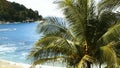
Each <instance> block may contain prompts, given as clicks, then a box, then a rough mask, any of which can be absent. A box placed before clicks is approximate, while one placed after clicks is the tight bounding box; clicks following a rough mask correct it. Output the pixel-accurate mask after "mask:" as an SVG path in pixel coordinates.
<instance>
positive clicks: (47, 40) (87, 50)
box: [29, 0, 120, 68]
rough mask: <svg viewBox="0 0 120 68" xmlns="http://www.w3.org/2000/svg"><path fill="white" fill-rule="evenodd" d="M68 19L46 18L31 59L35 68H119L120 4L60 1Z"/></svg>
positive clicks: (109, 0)
mask: <svg viewBox="0 0 120 68" xmlns="http://www.w3.org/2000/svg"><path fill="white" fill-rule="evenodd" d="M55 3H58V4H59V7H60V8H61V9H62V10H63V12H64V15H65V19H61V18H57V17H47V18H45V19H44V20H43V22H41V23H40V24H39V25H38V32H40V33H42V34H43V36H42V38H40V39H39V40H38V41H37V42H36V43H35V45H34V47H33V49H32V51H31V53H30V55H29V57H32V58H34V62H33V65H36V64H40V63H45V62H49V61H50V62H52V61H53V62H54V61H60V60H61V61H63V62H64V63H66V64H67V66H68V68H70V67H75V68H91V65H92V64H99V65H100V67H101V64H106V65H107V67H109V68H119V67H120V64H119V63H120V61H119V60H120V52H119V50H120V46H119V44H120V42H119V40H120V13H119V12H115V10H116V9H117V8H119V6H120V0H101V1H99V2H98V4H96V1H94V0H59V1H56V2H55Z"/></svg>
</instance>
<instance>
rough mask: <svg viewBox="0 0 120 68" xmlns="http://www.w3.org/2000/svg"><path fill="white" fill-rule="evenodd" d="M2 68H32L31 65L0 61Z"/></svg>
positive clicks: (42, 66) (41, 67)
mask: <svg viewBox="0 0 120 68" xmlns="http://www.w3.org/2000/svg"><path fill="white" fill-rule="evenodd" d="M0 68H31V65H30V64H25V63H17V62H12V61H8V60H3V59H0ZM34 68H66V67H56V66H47V65H36V66H35V67H34Z"/></svg>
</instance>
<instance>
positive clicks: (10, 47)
mask: <svg viewBox="0 0 120 68" xmlns="http://www.w3.org/2000/svg"><path fill="white" fill-rule="evenodd" d="M16 49H17V48H16V47H15V44H3V45H0V54H1V53H2V54H3V53H10V52H15V50H16Z"/></svg>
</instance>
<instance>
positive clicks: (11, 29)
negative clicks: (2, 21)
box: [0, 28, 16, 32]
mask: <svg viewBox="0 0 120 68" xmlns="http://www.w3.org/2000/svg"><path fill="white" fill-rule="evenodd" d="M15 30H16V28H3V29H0V32H5V31H15Z"/></svg>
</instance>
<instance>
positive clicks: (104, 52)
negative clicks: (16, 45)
mask: <svg viewBox="0 0 120 68" xmlns="http://www.w3.org/2000/svg"><path fill="white" fill-rule="evenodd" d="M113 45H114V43H113V42H111V43H109V44H107V45H106V46H102V47H100V49H99V50H98V52H96V53H97V57H96V58H97V60H98V61H99V62H101V63H106V64H108V66H110V65H111V66H116V65H117V64H118V63H117V55H116V53H115V51H114V49H113V48H112V46H113Z"/></svg>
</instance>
